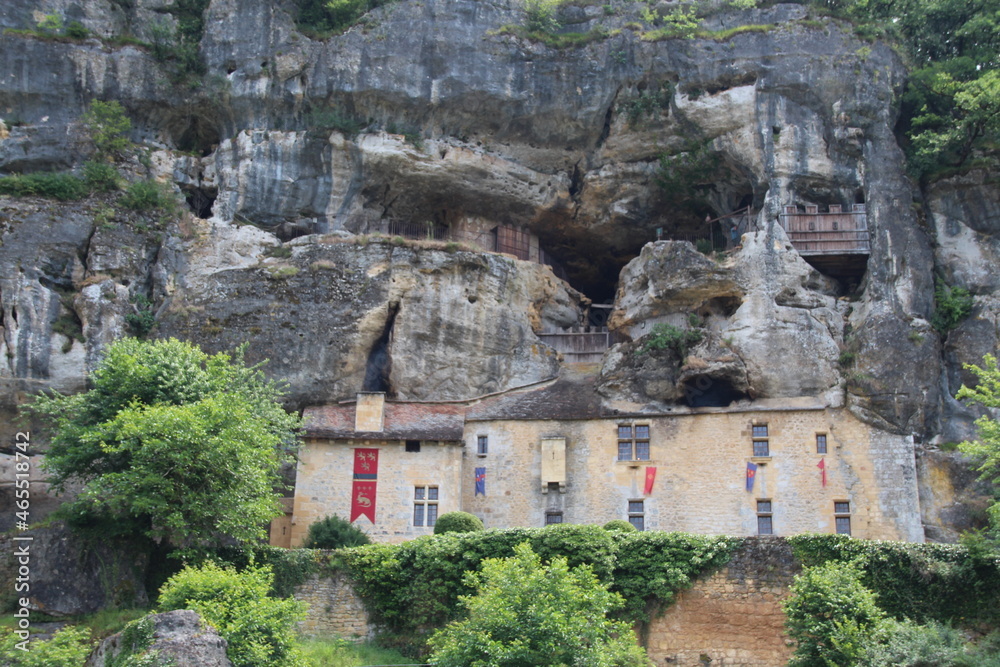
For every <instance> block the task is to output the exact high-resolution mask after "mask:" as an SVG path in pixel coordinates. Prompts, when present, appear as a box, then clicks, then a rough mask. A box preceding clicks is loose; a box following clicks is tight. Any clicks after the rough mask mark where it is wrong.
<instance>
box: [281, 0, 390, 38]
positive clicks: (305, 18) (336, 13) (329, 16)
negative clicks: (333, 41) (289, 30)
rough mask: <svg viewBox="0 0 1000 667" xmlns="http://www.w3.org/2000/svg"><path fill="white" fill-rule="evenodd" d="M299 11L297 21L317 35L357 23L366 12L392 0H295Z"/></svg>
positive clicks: (300, 25)
mask: <svg viewBox="0 0 1000 667" xmlns="http://www.w3.org/2000/svg"><path fill="white" fill-rule="evenodd" d="M295 2H296V4H297V5H298V8H299V11H298V16H297V17H296V20H295V23H296V25H297V26H298V27H299V29H300V30H302V31H303V32H306V33H311V34H313V35H315V36H317V37H325V36H328V35H330V34H333V33H337V32H341V31H343V30H346V29H347V28H349V27H351V26H352V25H354V24H355V23H357V21H358V19H360V18H361V17H362V16H363V15H364V14H365V13H366V12H369V11H371V10H372V9H375V8H376V7H381V6H382V5H386V4H389V2H390V0H295Z"/></svg>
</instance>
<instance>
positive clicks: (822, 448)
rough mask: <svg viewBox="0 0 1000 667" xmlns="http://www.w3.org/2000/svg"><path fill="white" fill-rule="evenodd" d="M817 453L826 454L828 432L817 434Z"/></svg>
mask: <svg viewBox="0 0 1000 667" xmlns="http://www.w3.org/2000/svg"><path fill="white" fill-rule="evenodd" d="M816 453H817V454H826V433H817V434H816Z"/></svg>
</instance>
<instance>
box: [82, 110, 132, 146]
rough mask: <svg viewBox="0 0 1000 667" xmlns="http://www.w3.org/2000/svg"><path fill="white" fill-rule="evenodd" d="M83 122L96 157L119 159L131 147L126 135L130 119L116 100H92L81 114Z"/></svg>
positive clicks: (130, 122) (130, 124)
mask: <svg viewBox="0 0 1000 667" xmlns="http://www.w3.org/2000/svg"><path fill="white" fill-rule="evenodd" d="M83 124H84V125H85V126H86V128H87V131H88V132H89V133H90V139H91V141H93V142H94V148H96V149H97V156H98V159H101V160H115V159H121V158H123V157H125V153H126V152H127V151H128V150H129V149H130V148H131V147H132V141H131V140H130V139H129V136H128V135H129V132H131V130H132V121H130V120H129V118H128V116H126V115H125V109H123V108H122V105H121V104H119V103H118V101H117V100H111V101H110V102H102V101H101V100H93V101H92V102H91V103H90V108H88V109H87V113H85V114H84V115H83Z"/></svg>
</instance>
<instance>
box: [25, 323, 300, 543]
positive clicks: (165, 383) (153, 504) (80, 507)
mask: <svg viewBox="0 0 1000 667" xmlns="http://www.w3.org/2000/svg"><path fill="white" fill-rule="evenodd" d="M89 379H90V385H91V387H92V388H91V389H90V390H89V391H87V392H84V393H82V394H77V395H75V396H62V395H59V394H55V393H54V394H52V395H43V396H39V397H37V398H36V399H35V401H34V402H33V403H32V404H31V405H30V406H28V408H27V409H28V411H29V412H30V413H31V414H33V415H35V416H37V417H39V418H41V419H43V420H44V421H46V422H47V423H48V424H49V425H50V426H51V428H52V432H53V435H52V444H51V448H50V450H49V452H48V454H47V456H46V469H47V470H48V472H49V475H50V479H51V481H52V482H53V483H54V484H55V485H56V487H57V488H62V487H63V486H64V485H65V484H67V483H69V482H70V481H79V482H82V483H83V484H84V487H83V490H82V492H81V493H80V495H79V496H78V498H77V499H76V500H75V501H73V502H71V503H68V504H67V505H65V506H64V508H65V509H64V510H63V514H64V515H65V516H66V517H67V518H68V519H69V520H70V523H71V525H75V526H77V527H90V528H91V529H94V530H96V531H98V532H99V533H101V534H103V535H115V534H118V535H122V534H124V535H134V534H139V533H142V534H145V535H147V536H149V537H152V538H154V539H162V540H166V541H167V542H168V543H170V544H172V545H174V546H177V547H184V548H197V547H199V546H202V545H205V544H211V543H214V542H216V541H217V540H218V536H219V535H220V534H221V535H229V536H231V537H232V538H234V539H236V540H238V541H248V540H255V539H258V538H261V537H263V535H264V533H265V531H264V529H263V528H262V525H264V524H265V523H266V522H267V521H268V520H270V519H271V518H272V517H274V516H277V515H278V514H279V513H280V508H279V506H278V501H277V495H276V494H275V493H274V491H273V488H274V487H275V486H279V485H280V480H279V478H278V468H279V467H280V465H281V463H282V461H284V460H285V459H286V458H287V453H286V452H287V450H288V449H289V448H290V447H292V446H293V445H294V442H295V431H296V429H297V427H298V426H299V418H298V417H297V416H294V415H289V414H288V413H286V412H285V411H284V410H283V409H282V408H281V406H280V404H279V403H278V399H279V397H280V395H281V388H280V387H279V386H278V385H276V384H275V383H274V382H271V381H269V380H267V379H266V378H265V377H264V375H263V373H262V372H261V371H260V369H259V367H257V366H251V367H248V366H246V365H245V363H244V361H243V350H242V349H240V350H238V351H237V352H236V353H235V355H234V356H230V355H226V354H221V353H220V354H216V355H213V356H209V355H207V354H205V353H204V352H202V351H201V350H200V349H199V348H197V347H196V346H194V345H192V344H190V343H182V342H180V341H177V340H173V339H171V340H161V341H139V340H135V339H124V340H120V341H117V342H115V343H113V344H112V345H110V346H109V347H108V348H107V350H106V352H105V357H104V359H103V360H102V361H101V363H100V365H99V366H98V368H97V370H96V371H94V373H93V374H91V376H90V378H89Z"/></svg>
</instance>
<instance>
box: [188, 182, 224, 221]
mask: <svg viewBox="0 0 1000 667" xmlns="http://www.w3.org/2000/svg"><path fill="white" fill-rule="evenodd" d="M217 194H218V193H217V192H216V191H214V190H207V189H204V188H189V189H186V190H185V192H184V199H185V201H187V205H188V208H190V209H191V212H192V213H194V214H195V215H196V216H198V217H199V218H203V219H207V218H211V217H212V207H213V206H215V199H216V195H217Z"/></svg>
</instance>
